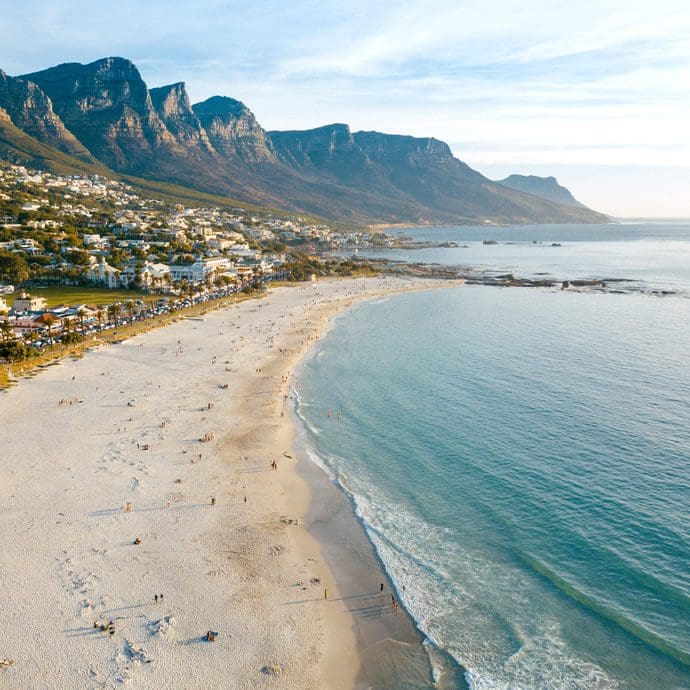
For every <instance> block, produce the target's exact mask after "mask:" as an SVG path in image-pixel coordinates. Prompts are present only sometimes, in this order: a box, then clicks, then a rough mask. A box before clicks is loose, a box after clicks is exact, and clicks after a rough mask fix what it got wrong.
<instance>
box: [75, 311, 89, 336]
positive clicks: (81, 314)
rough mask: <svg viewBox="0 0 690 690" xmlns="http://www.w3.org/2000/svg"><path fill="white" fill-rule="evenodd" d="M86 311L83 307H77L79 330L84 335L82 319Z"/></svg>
mask: <svg viewBox="0 0 690 690" xmlns="http://www.w3.org/2000/svg"><path fill="white" fill-rule="evenodd" d="M87 313H88V311H87V310H86V309H84V307H79V309H77V319H79V330H80V331H81V332H82V335H83V334H84V318H85V317H86V315H87Z"/></svg>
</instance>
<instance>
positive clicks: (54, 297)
mask: <svg viewBox="0 0 690 690" xmlns="http://www.w3.org/2000/svg"><path fill="white" fill-rule="evenodd" d="M28 292H29V294H31V295H35V296H36V297H45V299H46V300H48V306H49V307H54V306H55V305H56V304H63V303H64V304H69V305H70V306H72V305H75V304H111V303H112V302H128V301H129V300H136V299H156V298H155V297H154V296H153V295H148V294H146V293H143V292H139V291H138V290H106V289H105V288H91V287H86V288H82V287H65V286H61V285H58V286H56V287H46V288H32V289H31V290H29V291H28ZM18 295H19V291H17V292H14V293H12V294H11V295H5V301H6V302H7V304H9V305H10V306H11V305H12V302H13V301H14V298H15V297H17V296H18Z"/></svg>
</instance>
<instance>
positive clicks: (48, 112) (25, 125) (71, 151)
mask: <svg viewBox="0 0 690 690" xmlns="http://www.w3.org/2000/svg"><path fill="white" fill-rule="evenodd" d="M0 108H2V109H3V110H4V111H5V112H6V114H7V115H8V116H9V117H10V119H11V121H12V122H13V124H14V125H15V126H16V127H18V128H19V129H21V130H22V131H23V132H25V133H26V134H28V135H29V136H31V137H34V138H37V139H39V140H40V141H42V142H43V143H45V144H48V145H49V146H52V147H54V148H56V149H58V150H59V151H62V152H63V153H67V154H68V155H71V156H75V157H77V158H81V159H82V160H85V161H88V162H94V159H93V157H92V156H91V155H90V154H89V152H88V151H87V150H86V149H85V148H84V146H82V144H80V143H79V141H78V140H77V138H76V137H75V136H74V135H73V134H72V133H71V132H70V131H68V130H67V128H66V127H65V125H64V124H63V122H62V120H61V119H60V118H59V117H58V116H57V115H56V113H55V111H54V110H53V104H52V102H51V100H50V98H49V97H48V96H47V95H46V94H45V93H44V92H43V91H42V90H41V89H40V88H39V87H38V86H36V84H34V83H32V82H30V81H26V80H24V79H18V78H16V77H10V76H8V75H7V74H5V73H4V72H3V71H2V70H0Z"/></svg>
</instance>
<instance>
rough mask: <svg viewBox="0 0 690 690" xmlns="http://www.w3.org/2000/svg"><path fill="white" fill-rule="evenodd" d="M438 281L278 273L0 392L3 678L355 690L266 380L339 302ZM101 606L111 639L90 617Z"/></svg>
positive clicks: (353, 665)
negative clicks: (290, 280) (271, 280)
mask: <svg viewBox="0 0 690 690" xmlns="http://www.w3.org/2000/svg"><path fill="white" fill-rule="evenodd" d="M450 286H451V284H450V283H449V282H448V281H443V282H441V281H438V282H437V281H426V280H422V281H414V280H409V279H408V280H400V279H391V278H371V279H368V280H366V281H363V280H359V279H355V280H352V281H344V280H341V281H319V282H318V283H317V284H315V285H298V286H295V287H289V288H277V289H276V292H273V291H272V294H270V295H269V297H268V299H267V300H257V301H247V302H241V303H238V304H237V305H233V306H231V307H228V308H224V309H221V310H218V311H213V312H209V313H207V314H206V315H205V316H204V317H203V318H202V319H201V320H199V319H189V318H188V319H181V320H179V321H177V322H175V323H173V324H171V325H170V326H168V327H166V328H159V329H155V330H152V331H149V332H147V333H144V334H140V335H136V336H134V337H133V338H131V339H129V340H126V341H124V342H122V343H120V344H118V345H112V346H109V347H107V348H99V349H97V350H95V351H93V352H90V353H89V354H88V356H87V357H84V358H82V359H78V360H75V359H65V360H62V361H61V362H60V363H58V364H57V366H53V367H48V368H46V369H44V370H43V371H42V372H41V373H40V375H39V376H38V377H36V378H34V379H22V380H20V382H19V385H17V386H14V387H13V388H11V389H9V390H8V391H7V392H6V393H5V395H3V396H0V425H1V426H0V429H2V431H0V435H1V436H2V445H3V447H4V449H5V451H6V452H5V453H4V454H3V455H4V458H0V471H2V472H3V475H4V476H5V477H7V481H6V482H5V485H4V486H2V487H0V500H2V501H3V503H4V504H5V505H6V506H7V510H6V512H5V515H4V516H3V518H2V520H1V521H0V534H2V535H3V537H4V538H3V543H5V544H6V559H5V560H4V563H3V564H0V581H2V583H3V588H4V591H5V593H6V599H7V602H8V603H7V606H6V607H4V609H3V610H0V625H2V626H3V629H5V630H6V631H7V632H8V636H7V637H8V639H7V641H6V642H5V644H4V648H3V650H0V656H2V657H5V658H7V659H11V660H12V661H13V663H12V664H11V665H10V666H9V667H8V668H6V669H5V670H3V671H2V673H3V675H4V676H6V678H7V680H8V681H9V682H10V683H12V684H13V685H14V686H15V687H36V686H37V685H41V684H44V683H46V682H48V683H49V684H51V685H54V686H56V687H66V688H70V687H80V688H81V687H89V688H91V687H93V688H96V687H120V686H121V685H122V684H125V685H127V684H128V683H131V684H133V685H134V686H135V687H137V688H147V687H159V686H160V685H161V684H165V683H166V682H169V680H170V678H173V677H174V678H175V682H176V684H179V686H185V687H208V686H211V685H214V684H215V685H218V684H219V683H220V684H221V685H224V686H226V687H227V683H228V679H232V680H233V681H234V682H236V686H237V687H242V686H246V685H247V684H251V685H254V686H257V687H264V686H265V687H272V686H273V687H275V685H274V684H275V683H279V684H280V685H281V686H283V687H284V686H289V687H338V688H340V687H358V686H359V685H358V684H359V669H360V659H361V651H362V650H361V648H360V646H359V643H358V640H357V638H356V632H355V630H354V627H355V626H353V615H352V612H351V611H349V610H348V607H347V605H346V602H343V601H342V599H341V597H339V594H338V592H339V590H340V589H341V587H343V588H344V587H345V586H346V584H345V583H344V582H342V584H341V581H342V577H341V581H339V580H338V572H337V570H338V567H337V564H336V565H334V566H329V563H328V562H327V559H326V558H325V555H324V552H325V551H326V550H327V549H328V546H327V545H324V544H320V543H319V542H318V541H317V539H315V537H314V535H312V534H311V533H310V531H309V529H306V530H305V529H303V525H304V524H305V521H310V522H311V521H312V516H313V513H311V514H310V512H309V511H310V510H311V509H312V507H313V506H312V503H313V502H312V497H313V496H315V495H316V494H318V493H319V492H320V489H319V488H318V487H316V488H315V487H314V486H310V485H309V483H308V482H307V481H306V480H305V477H304V476H302V475H301V474H300V471H299V470H298V468H297V467H295V465H298V463H294V462H293V461H292V459H288V458H287V457H286V456H290V455H291V456H292V457H293V458H294V457H295V452H294V445H293V441H294V434H295V427H294V425H293V424H292V422H291V421H290V420H289V418H286V417H285V409H284V405H285V402H286V399H285V398H284V397H283V396H284V395H285V393H286V391H287V389H286V385H287V382H286V381H284V380H283V379H282V377H283V376H288V377H290V376H291V372H292V371H293V367H294V365H295V364H296V363H297V362H298V361H300V359H301V358H302V357H303V356H304V354H305V352H306V351H307V350H308V349H309V347H310V345H311V344H312V343H313V342H314V341H315V340H316V339H317V337H320V335H321V334H322V333H323V332H325V330H326V328H327V325H328V324H329V323H330V320H331V318H332V317H333V316H334V315H335V314H337V313H340V312H341V311H343V310H344V309H346V308H347V307H349V306H351V304H352V303H354V302H355V301H360V300H361V299H366V298H373V297H376V296H378V295H380V294H390V293H391V292H399V291H404V290H409V289H428V288H437V287H450ZM236 315H240V316H241V318H239V319H237V320H236V319H235V316H236ZM218 336H225V337H223V338H220V339H219V338H218ZM252 367H256V368H255V369H254V374H252ZM226 388H230V390H229V391H226V392H223V391H224V390H225V389H226ZM288 399H289V397H288ZM281 412H282V413H283V414H280V413H281ZM216 434H218V438H217V439H216V438H215V435H216ZM142 451H145V452H142ZM290 451H291V452H290ZM197 454H198V455H199V457H198V461H197V459H196V456H197ZM271 461H276V462H277V463H278V471H277V472H276V471H271V468H270V466H269V463H270V462H271ZM314 468H315V469H318V468H316V466H314ZM319 472H321V470H319ZM323 480H324V481H326V483H328V481H327V479H326V477H325V475H323ZM330 488H331V489H333V490H334V491H336V490H337V489H336V487H334V486H331V487H330ZM342 496H343V501H345V498H344V496H345V494H342ZM243 498H244V501H243ZM345 502H346V501H345ZM128 506H129V507H128ZM212 506H215V507H212ZM350 522H351V524H353V525H355V526H356V527H357V528H358V529H359V531H360V534H361V535H362V537H363V538H365V534H364V530H363V529H362V528H361V525H359V524H358V523H357V522H356V520H351V521H350ZM49 525H52V527H49ZM135 537H136V540H134V538H135ZM27 544H31V547H32V548H31V549H27V548H26V545H27ZM136 544H139V545H136ZM324 589H328V590H329V593H328V597H329V598H328V605H324V592H323V590H324ZM305 590H306V592H307V595H306V598H305V595H304V594H303V592H304V591H305ZM154 591H156V592H163V593H164V594H165V600H164V601H165V605H162V601H163V599H162V597H161V600H156V601H154V600H153V592H154ZM339 599H341V600H340V601H339ZM405 615H406V614H405ZM108 619H111V620H112V621H113V627H114V633H113V634H112V635H108V634H107V633H106V634H104V633H101V632H100V631H99V630H98V629H97V628H95V627H94V625H93V623H94V621H96V622H98V620H106V621H107V620H108ZM402 619H403V615H402V612H401V615H400V620H402ZM409 627H410V628H413V629H414V626H413V624H412V623H411V622H410V624H409ZM207 629H210V630H214V631H217V632H218V633H219V634H218V636H217V641H216V642H215V643H213V644H211V643H209V642H207V641H206V640H205V639H204V634H205V631H206V630H207ZM414 630H415V631H416V629H414ZM38 650H40V652H39V651H38ZM278 677H279V678H278Z"/></svg>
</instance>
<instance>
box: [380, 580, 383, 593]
mask: <svg viewBox="0 0 690 690" xmlns="http://www.w3.org/2000/svg"><path fill="white" fill-rule="evenodd" d="M379 592H383V582H382V583H381V589H380V590H379Z"/></svg>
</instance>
